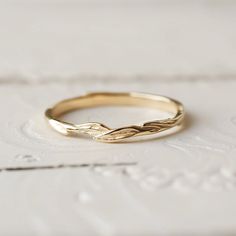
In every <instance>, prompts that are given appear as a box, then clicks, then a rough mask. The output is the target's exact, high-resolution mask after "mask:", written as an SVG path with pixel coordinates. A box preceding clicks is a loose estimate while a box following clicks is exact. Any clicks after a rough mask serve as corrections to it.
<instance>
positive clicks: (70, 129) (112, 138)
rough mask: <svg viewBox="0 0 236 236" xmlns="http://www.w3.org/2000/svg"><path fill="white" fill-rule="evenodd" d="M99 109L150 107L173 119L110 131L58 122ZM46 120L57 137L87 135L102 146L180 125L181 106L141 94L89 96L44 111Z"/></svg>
mask: <svg viewBox="0 0 236 236" xmlns="http://www.w3.org/2000/svg"><path fill="white" fill-rule="evenodd" d="M101 105H131V106H143V107H152V108H156V109H159V110H163V111H166V112H169V113H171V114H172V115H171V116H172V117H170V118H168V119H164V120H154V121H150V122H145V123H143V124H142V125H132V126H127V127H121V128H117V129H111V128H109V127H107V126H105V125H103V124H100V123H97V122H92V123H84V124H72V123H68V122H65V121H62V120H60V116H61V115H63V114H65V113H68V112H70V111H73V110H76V109H81V108H88V107H94V106H101ZM45 116H46V118H47V120H48V122H49V124H50V125H51V126H52V127H53V128H54V129H55V130H56V131H58V132H59V133H61V134H64V135H69V136H75V135H78V134H87V135H89V136H91V137H92V138H93V139H95V140H97V141H102V142H119V141H121V140H123V139H126V138H130V137H133V136H140V135H147V134H155V133H159V132H162V131H164V130H167V129H170V128H172V127H174V126H177V125H179V124H180V123H181V122H182V121H183V117H184V108H183V105H182V104H181V103H180V102H178V101H176V100H174V99H171V98H167V97H164V96H159V95H152V94H144V93H107V92H101V93H89V94H86V95H84V96H80V97H76V98H72V99H67V100H64V101H61V102H59V103H58V104H56V105H55V106H54V107H53V108H50V109H47V110H46V112H45Z"/></svg>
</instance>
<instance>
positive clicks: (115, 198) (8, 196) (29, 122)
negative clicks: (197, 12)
mask: <svg viewBox="0 0 236 236" xmlns="http://www.w3.org/2000/svg"><path fill="white" fill-rule="evenodd" d="M124 87H125V90H127V91H130V90H135V91H140V90H141V91H146V92H152V93H161V94H166V95H171V96H172V97H174V98H177V99H179V100H180V101H182V102H183V103H184V104H185V106H186V109H187V112H188V120H187V126H186V128H185V129H184V130H182V131H181V132H179V133H177V134H175V135H172V136H167V137H162V138H154V139H151V140H146V141H144V142H134V143H123V144H103V143H96V142H94V141H92V140H90V139H83V138H81V139H74V138H66V137H63V136H60V135H59V134H57V133H55V132H53V131H52V130H51V129H49V127H47V125H46V123H45V122H44V120H43V116H42V115H43V111H44V109H45V108H46V107H47V106H48V105H50V104H53V103H54V102H56V101H58V100H60V99H61V98H65V97H70V96H74V95H78V94H82V93H84V92H86V91H93V90H104V89H106V90H108V91H112V90H115V91H117V90H118V91H119V90H124ZM235 89H236V82H234V81H228V82H227V83H225V82H224V81H223V80H222V81H215V82H204V81H201V80H200V81H194V82H193V81H192V82H187V81H186V82H184V81H183V82H171V83H170V82H165V83H158V82H155V81H153V82H149V83H142V82H140V83H138V82H135V83H127V84H126V85H125V86H124V84H123V83H120V82H113V83H110V84H106V85H104V84H103V83H100V82H97V83H96V84H93V85H91V84H89V83H83V82H80V83H74V84H73V86H72V88H70V86H68V84H67V83H60V84H43V85H14V84H11V85H1V86H0V101H1V102H0V106H1V116H0V121H1V124H2V125H1V133H0V150H1V158H0V168H1V169H2V170H3V171H2V172H0V183H1V184H0V185H1V190H0V194H1V200H0V209H1V211H0V218H2V219H4V224H0V232H1V233H2V234H5V235H7V233H8V234H10V235H32V234H38V235H58V234H61V235H65V234H67V235H160V234H164V235H193V234H194V235H234V234H235V233H236V224H235V219H236V201H235V197H236V168H235V166H236V161H235V155H236V142H235V139H236V112H235V109H234V105H233V103H234V102H235V99H236V96H235ZM6 98H7V100H6ZM137 112H139V111H134V116H132V113H130V115H131V117H133V118H135V116H136V115H137ZM88 114H90V115H91V114H96V113H93V111H91V112H90V113H88ZM105 114H110V118H109V119H107V118H106V117H103V116H104V115H105ZM81 115H83V118H86V113H85V112H82V113H81ZM76 118H77V119H79V118H80V116H79V113H75V114H74V117H71V119H76ZM87 118H88V119H91V117H90V116H89V115H88V117H87ZM129 118H130V117H129ZM94 119H96V117H94ZM98 119H104V120H106V121H112V120H113V122H114V120H115V122H114V123H116V122H117V121H120V120H119V115H118V114H117V113H114V112H109V109H107V110H106V111H103V112H99V113H98ZM130 119H131V118H130ZM121 121H122V120H121ZM62 164H63V165H64V167H63V166H60V165H62ZM76 164H77V165H78V166H77V167H75V166H74V165H76ZM72 165H73V166H72ZM43 166H45V167H46V169H42V167H43ZM19 167H23V168H25V167H38V168H39V169H34V170H27V171H26V170H20V169H19ZM52 167H54V168H52ZM40 168H41V169H40ZM50 168H52V169H50Z"/></svg>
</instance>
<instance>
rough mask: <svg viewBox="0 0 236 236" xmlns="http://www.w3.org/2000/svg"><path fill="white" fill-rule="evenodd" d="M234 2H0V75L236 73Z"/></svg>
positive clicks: (19, 77)
mask: <svg viewBox="0 0 236 236" xmlns="http://www.w3.org/2000/svg"><path fill="white" fill-rule="evenodd" d="M235 11H236V2H235V1H211V0H205V1H180V0H178V1H160V0H159V1H152V0H148V1H146V0H141V1H140V0H137V1H131V0H129V1H127V2H126V1H121V0H115V1H107V0H101V1H98V0H94V1H82V0H72V1H62V0H54V1H52V0H51V1H39V0H35V1H29V0H28V1H27V0H23V1H20V3H19V1H16V0H15V1H13V0H11V1H5V0H2V1H0V35H1V39H0V61H1V63H0V79H1V80H4V81H5V80H6V79H8V78H15V80H24V79H26V78H28V77H30V78H31V79H33V80H34V81H35V80H43V79H47V80H48V79H49V78H50V79H53V80H55V78H57V79H58V77H59V78H64V77H65V78H78V77H80V78H84V79H86V78H91V77H94V76H95V77H101V76H108V77H109V76H115V77H116V78H123V77H125V78H126V77H128V78H129V77H135V76H145V77H153V76H154V77H155V76H160V77H162V78H168V77H171V78H172V77H173V76H176V75H178V76H179V77H187V76H188V75H190V77H195V76H196V75H204V76H206V77H208V76H210V77H212V76H214V75H217V76H219V75H223V76H224V77H226V78H228V77H231V76H232V75H235V73H236V69H235V68H236V27H235V23H236V14H235Z"/></svg>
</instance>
